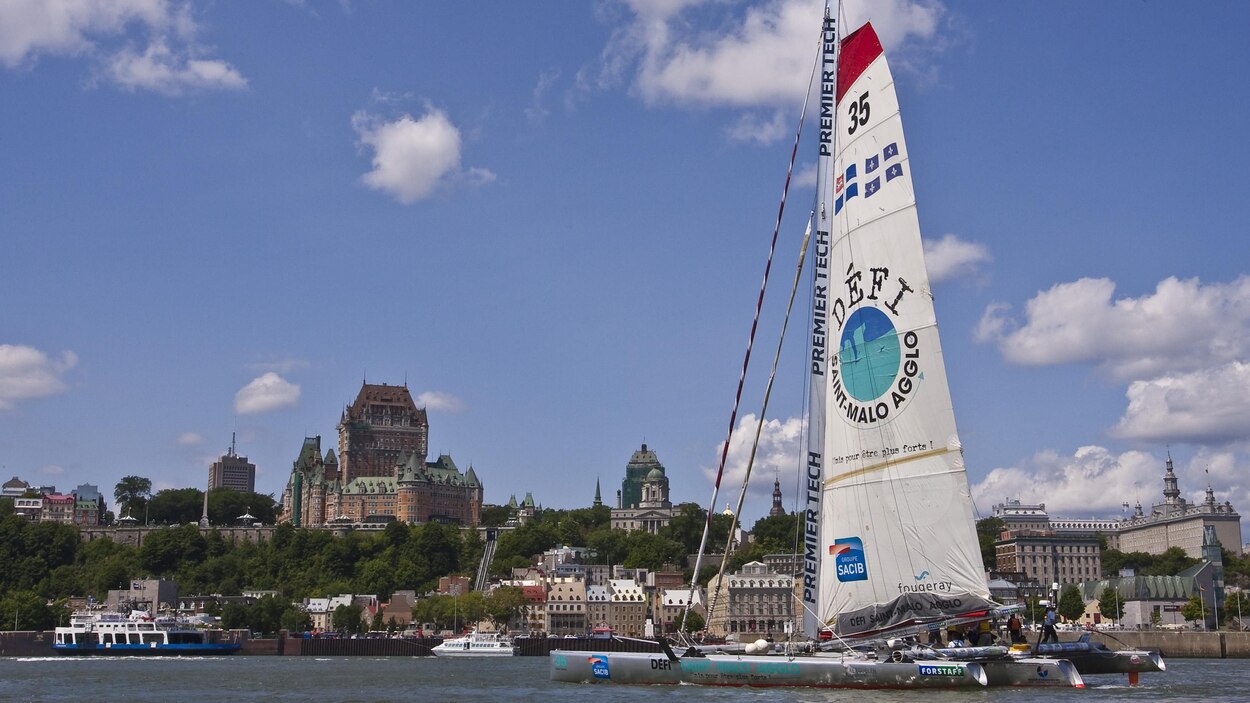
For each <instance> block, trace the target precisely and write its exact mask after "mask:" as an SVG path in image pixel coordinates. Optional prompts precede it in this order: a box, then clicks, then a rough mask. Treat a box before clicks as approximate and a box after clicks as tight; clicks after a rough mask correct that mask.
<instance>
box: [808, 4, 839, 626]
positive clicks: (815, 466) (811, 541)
mask: <svg viewBox="0 0 1250 703" xmlns="http://www.w3.org/2000/svg"><path fill="white" fill-rule="evenodd" d="M839 45H840V41H839V37H838V15H837V12H836V11H833V9H832V8H831V7H830V5H829V3H827V2H826V3H825V22H824V26H823V28H822V41H821V43H820V123H819V139H818V148H819V151H818V152H817V162H816V212H815V214H814V215H813V217H814V219H815V220H816V227H815V229H816V236H815V237H814V238H813V239H812V319H811V329H810V333H811V334H810V340H811V358H810V359H809V363H810V369H809V374H808V383H809V387H808V407H807V443H806V445H807V457H806V461H804V462H803V464H804V466H805V471H806V480H805V481H804V482H803V485H804V486H806V490H805V493H804V495H803V497H802V503H801V507H800V511H801V512H802V514H803V516H804V519H803V575H802V578H803V601H802V603H803V630H804V632H806V634H807V636H808V637H810V638H812V639H816V638H817V637H818V636H819V634H820V630H821V629H822V628H823V627H824V623H823V622H822V619H821V615H820V613H819V598H820V578H821V570H820V562H821V545H822V536H821V523H822V520H821V511H822V504H823V499H822V498H823V490H822V485H823V483H824V466H825V457H824V451H825V388H826V383H827V382H826V379H827V378H828V375H829V358H830V356H831V355H832V354H831V350H832V347H831V345H830V344H829V320H828V303H829V281H830V277H829V244H830V232H831V231H832V228H831V226H832V224H833V203H832V202H831V200H832V196H833V187H832V184H833V178H832V175H833V156H834V153H835V152H834V149H835V143H834V138H833V135H834V134H835V133H836V129H835V127H836V124H837V97H836V96H837V76H838V53H839V49H840V46H839Z"/></svg>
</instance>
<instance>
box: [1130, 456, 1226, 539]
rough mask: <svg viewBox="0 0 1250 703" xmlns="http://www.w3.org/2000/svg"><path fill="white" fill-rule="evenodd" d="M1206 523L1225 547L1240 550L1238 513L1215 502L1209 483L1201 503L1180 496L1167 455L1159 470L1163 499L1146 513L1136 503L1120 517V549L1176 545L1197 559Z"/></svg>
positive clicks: (1206, 526) (1169, 457)
mask: <svg viewBox="0 0 1250 703" xmlns="http://www.w3.org/2000/svg"><path fill="white" fill-rule="evenodd" d="M1208 527H1211V528H1214V530H1215V534H1216V536H1217V538H1218V540H1219V543H1220V544H1222V545H1224V548H1225V549H1227V550H1229V551H1231V552H1233V553H1234V554H1240V553H1241V515H1239V514H1238V513H1237V511H1236V510H1234V509H1233V506H1232V504H1231V503H1229V502H1228V501H1224V502H1223V503H1217V502H1215V492H1214V491H1212V490H1211V486H1210V485H1209V484H1208V485H1207V492H1206V496H1205V499H1204V500H1203V501H1202V502H1201V503H1190V502H1188V501H1186V500H1185V499H1184V498H1182V497H1181V490H1180V485H1179V481H1178V480H1177V477H1176V471H1175V469H1174V468H1173V466H1172V457H1171V455H1169V456H1168V461H1167V466H1166V470H1165V471H1164V474H1163V502H1162V503H1155V504H1154V505H1153V506H1151V509H1150V513H1149V514H1146V512H1145V511H1144V510H1143V509H1142V506H1141V504H1140V503H1138V504H1137V507H1136V509H1135V510H1134V511H1133V514H1132V515H1130V516H1129V517H1127V518H1125V519H1124V520H1121V521H1120V524H1119V528H1120V529H1119V532H1120V551H1123V552H1146V553H1148V554H1162V553H1163V552H1164V551H1166V550H1167V549H1168V548H1170V547H1180V548H1181V549H1184V550H1185V553H1186V554H1188V555H1189V556H1190V557H1193V558H1195V559H1200V558H1202V545H1203V538H1204V536H1205V535H1206V528H1208Z"/></svg>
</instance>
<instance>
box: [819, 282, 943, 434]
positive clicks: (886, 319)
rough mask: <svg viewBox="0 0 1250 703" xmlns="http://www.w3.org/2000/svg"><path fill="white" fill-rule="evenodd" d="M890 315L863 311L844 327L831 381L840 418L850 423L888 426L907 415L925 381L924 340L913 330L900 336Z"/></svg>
mask: <svg viewBox="0 0 1250 703" xmlns="http://www.w3.org/2000/svg"><path fill="white" fill-rule="evenodd" d="M887 309H888V306H887ZM890 312H893V310H888V311H887V310H880V309H878V308H875V307H870V306H863V307H860V308H858V309H856V310H855V311H854V312H852V313H851V314H850V315H848V316H847V318H846V322H845V324H843V325H842V336H841V339H840V340H839V343H838V356H837V362H836V364H835V365H834V366H833V370H832V373H831V378H830V381H832V382H833V394H834V402H835V403H836V404H837V408H838V414H840V415H842V416H843V417H845V418H846V420H847V421H848V422H850V423H851V424H854V425H859V426H863V425H871V424H874V423H881V422H888V421H889V420H890V419H892V418H893V417H894V416H895V415H897V414H898V413H899V412H900V411H901V410H903V408H904V406H905V405H906V404H907V403H908V402H909V401H910V400H911V398H912V396H913V395H915V390H916V387H917V385H918V384H919V382H920V381H921V380H923V379H924V374H923V373H921V368H920V336H919V335H918V334H916V332H914V331H910V330H909V331H905V332H900V331H899V330H898V328H896V327H895V326H894V320H893V318H892V316H891V315H890V314H889V313H890Z"/></svg>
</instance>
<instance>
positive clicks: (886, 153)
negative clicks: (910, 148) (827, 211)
mask: <svg viewBox="0 0 1250 703" xmlns="http://www.w3.org/2000/svg"><path fill="white" fill-rule="evenodd" d="M897 158H898V142H894V143H891V144H889V145H888V146H886V148H885V149H883V150H882V152H881V154H880V155H875V154H874V155H873V156H869V157H868V158H867V159H865V160H864V178H868V177H869V176H872V180H870V181H868V182H867V183H865V184H864V197H865V198H871V197H872V196H873V195H874V194H875V193H876V192H877V191H879V190H881V176H880V175H874V174H876V173H877V169H879V168H880V167H881V162H882V161H883V160H884V161H885V162H886V167H885V182H886V183H889V182H890V181H892V180H894V179H895V178H898V177H899V176H902V175H903V164H902V162H901V161H900V162H896V163H893V164H891V163H890V160H891V159H897ZM851 168H855V165H854V164H852V165H851ZM835 214H836V213H835Z"/></svg>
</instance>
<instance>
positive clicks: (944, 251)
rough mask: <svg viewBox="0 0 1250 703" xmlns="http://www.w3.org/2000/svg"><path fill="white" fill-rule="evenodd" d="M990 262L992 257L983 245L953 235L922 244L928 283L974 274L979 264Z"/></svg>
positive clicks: (929, 240)
mask: <svg viewBox="0 0 1250 703" xmlns="http://www.w3.org/2000/svg"><path fill="white" fill-rule="evenodd" d="M991 260H993V257H991V256H990V252H989V249H987V248H986V247H985V245H983V244H977V243H976V242H968V241H964V240H962V239H960V238H959V237H956V236H955V235H953V234H948V235H946V236H944V237H942V238H941V239H936V240H934V239H926V240H925V242H924V261H925V267H926V268H927V269H928V270H929V282H930V283H938V282H941V281H945V280H948V279H951V278H957V277H962V276H969V275H972V274H975V273H976V272H977V266H978V265H979V264H983V263H988V262H990V261H991Z"/></svg>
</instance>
